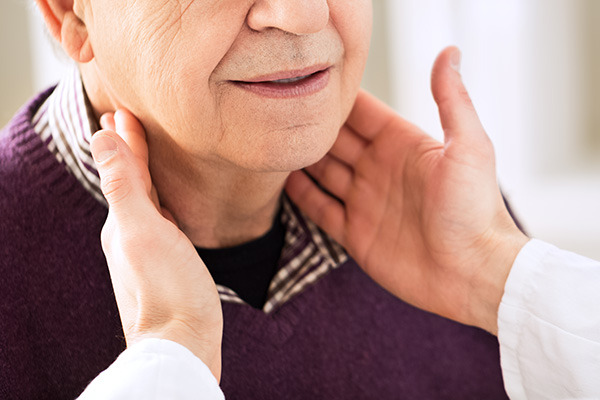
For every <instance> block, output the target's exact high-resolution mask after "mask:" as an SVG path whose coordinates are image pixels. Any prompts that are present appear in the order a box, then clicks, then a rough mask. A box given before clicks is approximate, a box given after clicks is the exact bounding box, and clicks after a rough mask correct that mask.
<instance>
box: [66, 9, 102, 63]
mask: <svg viewBox="0 0 600 400" xmlns="http://www.w3.org/2000/svg"><path fill="white" fill-rule="evenodd" d="M60 44H61V45H62V47H63V48H64V49H65V51H66V52H67V54H68V55H69V56H70V57H71V58H72V59H73V60H75V61H77V62H78V63H87V62H90V61H92V59H93V58H94V51H93V49H92V44H91V43H90V36H89V34H88V30H87V27H86V26H85V24H84V23H83V21H82V20H81V19H79V17H77V16H76V15H75V13H74V12H73V11H67V12H66V13H65V15H64V18H63V21H62V26H61V31H60Z"/></svg>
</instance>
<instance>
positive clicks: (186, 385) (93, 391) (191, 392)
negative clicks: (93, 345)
mask: <svg viewBox="0 0 600 400" xmlns="http://www.w3.org/2000/svg"><path fill="white" fill-rule="evenodd" d="M224 398H225V396H224V395H223V392H222V391H221V389H220V388H219V384H218V383H217V380H216V379H215V377H214V375H213V374H212V373H211V372H210V370H209V369H208V367H207V366H206V365H205V364H204V363H203V362H202V361H201V360H200V359H199V358H198V357H196V356H195V355H194V354H193V353H192V352H191V351H189V350H188V349H187V348H185V347H184V346H182V345H180V344H178V343H175V342H172V341H169V340H162V339H145V340H142V341H141V342H139V343H136V344H135V345H133V346H131V347H130V348H128V349H127V350H125V351H124V352H123V353H121V355H120V356H119V358H117V360H116V361H115V362H114V363H113V364H112V365H111V366H110V367H108V368H107V369H106V370H105V371H104V372H102V373H101V374H100V375H98V376H97V377H96V379H94V380H93V381H92V383H90V385H89V386H88V387H87V389H86V390H85V391H84V392H83V393H82V394H81V395H80V397H79V400H100V399H103V400H104V399H107V400H108V399H110V400H121V399H122V400H125V399H129V400H137V399H144V400H152V399H173V400H187V399H190V400H191V399H196V400H223V399H224Z"/></svg>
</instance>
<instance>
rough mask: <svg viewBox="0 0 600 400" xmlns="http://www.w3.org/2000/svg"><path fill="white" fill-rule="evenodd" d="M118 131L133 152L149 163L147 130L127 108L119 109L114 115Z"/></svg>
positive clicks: (145, 163) (145, 162)
mask: <svg viewBox="0 0 600 400" xmlns="http://www.w3.org/2000/svg"><path fill="white" fill-rule="evenodd" d="M114 121H115V128H116V132H117V133H118V134H119V136H121V137H122V138H123V139H124V140H125V142H126V143H127V145H128V146H129V148H130V149H131V151H132V152H133V154H135V155H136V157H139V158H140V159H141V160H142V161H143V163H144V165H148V144H147V142H146V131H145V130H144V127H143V126H142V124H141V123H140V122H139V121H138V120H137V118H135V117H134V116H133V114H131V113H130V112H129V111H127V110H125V109H119V110H117V112H115V115H114Z"/></svg>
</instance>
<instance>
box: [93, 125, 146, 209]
mask: <svg viewBox="0 0 600 400" xmlns="http://www.w3.org/2000/svg"><path fill="white" fill-rule="evenodd" d="M90 148H91V151H92V156H93V157H94V161H95V163H96V167H97V168H98V173H99V174H100V182H101V184H100V187H101V189H102V193H103V194H104V197H105V198H106V201H107V202H108V204H109V206H110V210H111V212H113V213H115V216H116V217H117V219H121V220H122V219H123V218H126V219H128V218H131V217H134V218H135V215H139V213H140V212H147V210H148V207H152V208H154V209H156V208H155V207H154V205H153V203H152V200H151V197H150V188H151V181H150V173H149V172H148V167H147V166H146V165H143V163H142V162H140V160H138V159H137V158H136V156H135V155H134V153H133V152H132V151H131V149H130V148H129V146H128V145H127V143H126V142H125V141H124V140H123V139H122V138H121V137H120V136H119V135H118V134H117V133H116V132H112V131H107V130H104V131H100V132H97V133H96V134H94V136H93V137H92V142H91V143H90Z"/></svg>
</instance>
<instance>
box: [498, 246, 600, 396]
mask: <svg viewBox="0 0 600 400" xmlns="http://www.w3.org/2000/svg"><path fill="white" fill-rule="evenodd" d="M498 340H499V341H500V354H501V362H502V371H503V375H504V381H505V386H506V391H507V393H508V395H509V396H510V398H511V399H513V400H517V399H530V400H531V399H592V398H593V399H600V263H598V262H596V261H593V260H590V259H587V258H585V257H581V256H579V255H576V254H573V253H570V252H567V251H563V250H560V249H558V248H556V247H554V246H551V245H549V244H546V243H544V242H542V241H539V240H532V241H530V242H529V243H528V244H527V245H525V247H524V248H523V249H522V250H521V252H520V253H519V255H518V257H517V259H516V260H515V263H514V265H513V268H512V270H511V272H510V275H509V277H508V281H507V283H506V287H505V292H504V296H503V298H502V303H501V304H500V309H499V313H498Z"/></svg>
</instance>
